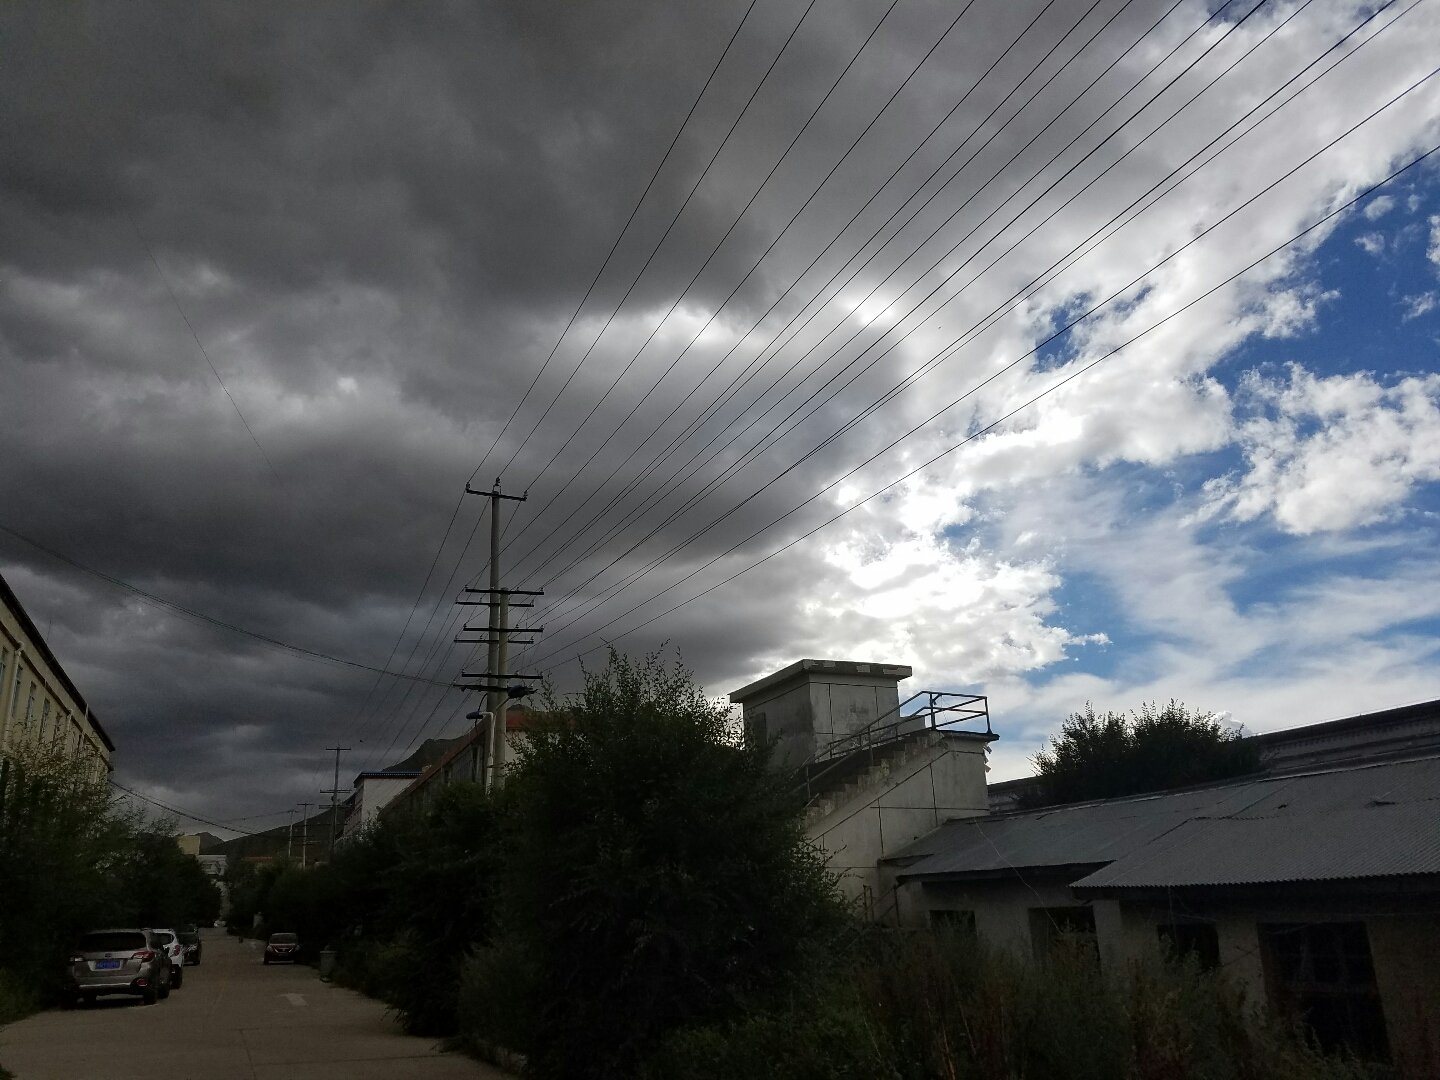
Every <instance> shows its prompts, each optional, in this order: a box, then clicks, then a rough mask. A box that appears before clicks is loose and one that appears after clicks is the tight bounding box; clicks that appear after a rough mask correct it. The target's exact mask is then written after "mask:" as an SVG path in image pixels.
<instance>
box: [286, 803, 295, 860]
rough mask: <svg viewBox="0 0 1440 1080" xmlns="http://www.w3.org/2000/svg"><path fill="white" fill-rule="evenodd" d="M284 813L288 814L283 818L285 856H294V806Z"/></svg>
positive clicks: (287, 857) (288, 858) (291, 857)
mask: <svg viewBox="0 0 1440 1080" xmlns="http://www.w3.org/2000/svg"><path fill="white" fill-rule="evenodd" d="M285 813H287V814H289V815H290V816H289V817H288V818H286V819H285V858H286V859H287V860H290V859H293V858H295V808H294V807H293V806H292V807H291V808H290V809H289V810H286V811H285Z"/></svg>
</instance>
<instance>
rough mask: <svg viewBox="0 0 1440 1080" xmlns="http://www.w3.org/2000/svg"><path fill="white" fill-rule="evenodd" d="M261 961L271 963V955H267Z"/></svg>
mask: <svg viewBox="0 0 1440 1080" xmlns="http://www.w3.org/2000/svg"><path fill="white" fill-rule="evenodd" d="M260 962H261V963H262V964H268V963H270V957H268V956H267V957H265V958H264V959H263V960H261V961H260Z"/></svg>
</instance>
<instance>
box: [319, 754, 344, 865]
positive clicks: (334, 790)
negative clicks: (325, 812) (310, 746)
mask: <svg viewBox="0 0 1440 1080" xmlns="http://www.w3.org/2000/svg"><path fill="white" fill-rule="evenodd" d="M325 749H326V750H333V751H335V781H334V783H332V784H331V785H330V789H329V790H328V791H323V792H321V794H322V795H329V796H330V861H331V862H334V861H335V825H336V820H335V816H336V813H337V809H336V805H335V799H336V797H337V796H338V795H339V794H340V755H341V754H344V753H346V752H347V751H349V749H350V747H348V746H327V747H326V748H325Z"/></svg>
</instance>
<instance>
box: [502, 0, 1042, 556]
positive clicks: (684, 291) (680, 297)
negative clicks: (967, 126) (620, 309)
mask: <svg viewBox="0 0 1440 1080" xmlns="http://www.w3.org/2000/svg"><path fill="white" fill-rule="evenodd" d="M974 2H975V0H969V2H967V3H966V4H965V6H964V7H962V8H961V9H960V13H959V14H958V15H956V16H955V18H954V19H953V20H952V21H951V23H950V25H949V27H947V28H946V30H945V32H944V33H943V34H942V35H941V36H940V38H939V40H937V41H936V42H935V44H934V45H932V46H931V47H930V50H929V52H927V53H926V54H925V55H924V56H923V57H922V58H921V59H920V62H919V63H918V64H916V65H915V67H914V68H913V69H912V70H911V72H910V74H909V75H907V76H906V77H905V80H904V82H902V83H901V84H900V86H899V87H897V88H896V90H895V92H894V93H893V94H891V95H890V98H889V100H888V101H886V102H885V104H884V105H883V106H882V107H881V109H880V112H878V113H876V114H875V117H874V119H872V120H871V121H870V123H869V124H867V125H866V127H865V129H864V130H863V131H862V132H861V133H860V135H859V136H857V137H856V139H855V141H854V142H853V143H851V144H850V147H849V149H848V150H846V151H845V153H844V154H843V155H842V156H841V158H840V160H839V161H837V162H836V163H835V165H834V166H833V167H832V168H831V170H830V172H829V173H827V174H826V176H825V178H824V179H823V180H821V182H820V187H823V186H824V184H825V182H826V181H827V180H829V179H830V177H831V176H833V175H834V173H835V170H836V169H838V168H839V167H840V165H841V164H843V163H844V161H845V160H846V159H847V158H849V156H850V154H851V153H852V152H853V151H854V149H855V147H856V146H858V145H859V143H860V140H861V139H863V138H864V137H865V134H866V133H867V132H869V130H870V128H871V127H873V126H874V124H875V121H876V120H878V119H879V118H880V116H881V115H882V114H883V113H884V112H885V110H886V109H888V108H889V107H890V104H891V103H892V102H893V101H894V100H895V98H896V97H897V96H898V95H899V93H900V91H901V90H903V89H904V88H905V87H906V86H907V85H908V84H909V82H910V80H911V79H913V78H914V77H915V74H916V73H917V72H918V71H919V70H920V68H921V67H922V66H924V64H925V61H926V60H928V59H930V56H931V54H932V53H934V51H935V50H936V49H938V48H939V47H940V43H941V41H944V39H945V38H946V37H947V36H949V34H950V31H951V30H953V29H954V28H955V26H956V25H957V24H958V23H959V22H960V20H961V18H963V17H964V15H965V13H966V12H967V11H969V10H970V8H971V6H972V5H973V4H974ZM898 3H899V0H891V2H890V6H889V7H887V8H886V9H885V13H884V14H883V15H882V16H881V17H880V21H879V22H877V23H876V24H875V26H874V28H873V29H872V30H871V31H870V33H869V35H868V36H867V37H866V38H865V40H864V41H862V42H861V43H860V48H859V49H857V50H856V51H855V53H854V54H853V55H852V56H851V57H850V60H849V62H848V63H847V64H846V65H845V66H844V67H843V68H842V69H841V71H840V74H838V75H837V76H835V79H834V81H833V82H831V84H830V88H829V89H828V90H826V91H825V94H824V96H823V97H822V98H821V99H820V102H819V104H817V105H816V106H815V108H814V109H813V110H811V113H810V116H809V117H808V118H807V119H806V121H805V123H804V124H803V125H801V127H800V129H799V130H798V131H796V133H795V134H794V136H793V137H792V138H791V139H790V142H789V143H788V144H787V145H786V147H785V149H784V150H783V151H782V152H781V154H780V156H779V157H778V158H776V159H775V162H774V164H773V165H771V166H770V171H769V172H767V173H766V174H765V176H764V178H763V179H762V180H761V181H760V184H759V186H758V187H756V189H755V191H754V193H753V194H752V195H751V196H750V198H749V200H748V201H747V202H746V203H745V205H744V206H742V207H741V208H740V213H739V214H737V215H736V216H735V220H734V221H732V222H731V223H730V226H729V228H727V229H726V230H725V233H724V235H722V236H721V237H720V239H719V241H717V242H716V244H715V246H714V247H713V248H712V249H711V251H710V254H709V255H708V256H707V257H706V259H705V261H704V262H703V263H702V264H701V265H700V268H699V269H698V270H696V271H695V273H694V275H693V276H692V277H691V278H690V280H689V282H687V283H686V284H685V286H684V287H683V288H681V289H680V291H679V292H678V293H677V294H676V296H675V299H674V301H673V302H672V303H671V304H670V307H669V308H668V309H666V311H665V314H663V315H662V316H660V318H659V320H658V321H657V322H656V323H655V326H654V328H653V329H651V331H650V334H649V336H648V337H646V339H645V340H644V341H643V342H641V343H640V346H639V347H638V348H637V349H636V350H635V352H634V354H633V355H632V356H631V357H630V359H629V361H628V362H627V363H626V364H625V366H624V367H623V368H622V369H621V370H620V373H619V374H618V375H617V376H616V377H615V379H614V381H612V382H611V384H610V386H609V388H608V389H607V390H606V391H605V393H604V394H602V395H601V396H600V397H599V399H598V400H596V402H595V403H594V404H593V405H591V407H590V411H589V412H588V413H586V414H585V417H584V419H582V420H581V421H580V423H579V424H578V425H577V426H576V427H575V430H574V431H572V432H571V433H570V435H569V437H568V438H566V439H565V441H564V442H563V443H561V444H560V447H559V448H558V449H557V450H556V451H555V452H554V453H553V454H551V455H550V459H549V460H548V461H546V462H545V464H544V465H542V466H541V467H540V471H539V472H538V473H536V474H535V477H534V478H533V479H532V480H531V481H530V486H531V487H535V486H536V485H538V484H539V483H540V481H541V479H543V478H544V476H545V474H546V473H547V472H549V470H550V466H552V465H554V464H555V462H556V460H557V459H558V458H559V457H560V455H561V454H563V453H564V452H565V451H566V450H567V449H568V448H569V446H570V444H571V443H572V442H574V441H575V439H576V437H577V436H579V434H580V432H581V431H583V430H584V428H585V425H586V424H588V423H589V422H590V420H591V418H593V417H594V415H595V414H596V413H597V412H598V411H599V410H600V407H601V406H602V405H603V404H605V402H606V401H607V400H608V399H609V397H610V395H611V394H612V393H614V391H615V388H616V387H617V386H619V385H620V382H621V380H622V379H624V378H625V376H626V375H627V374H629V372H630V370H631V368H633V367H634V366H635V364H636V363H637V362H638V361H639V359H640V356H641V355H642V354H643V353H644V352H645V350H646V348H648V347H649V345H650V343H651V342H653V341H654V340H655V338H656V336H657V335H658V334H659V333H660V330H661V329H662V328H663V327H664V326H665V323H666V322H668V321H669V319H670V316H671V315H673V314H674V313H675V311H676V309H678V308H679V306H680V304H681V303H682V302H683V301H684V299H685V297H686V296H688V295H689V294H690V290H691V289H693V288H694V287H695V283H696V282H698V281H699V280H700V277H701V275H702V274H704V273H705V271H706V270H707V269H708V268H709V266H710V264H711V263H712V262H714V260H715V257H716V256H717V255H719V254H720V251H721V250H722V249H723V248H724V246H725V242H726V241H727V240H729V239H730V236H731V234H732V233H733V232H734V231H735V229H736V228H737V227H738V226H739V224H740V223H741V222H742V221H744V220H745V215H746V214H748V213H749V212H750V208H751V207H753V206H754V205H755V202H756V200H757V199H759V197H760V194H761V192H763V191H764V190H765V188H766V187H767V186H768V185H769V183H770V181H771V179H773V178H774V176H775V174H776V173H777V172H778V171H779V169H780V166H781V165H783V164H784V163H785V161H786V159H787V158H789V156H790V152H791V151H792V150H794V149H795V147H796V146H797V145H798V144H799V142H800V140H801V139H802V138H803V137H804V135H805V133H806V132H807V131H809V130H810V126H811V124H813V123H814V122H815V120H816V119H817V118H818V117H819V116H820V113H821V112H822V111H823V110H824V108H825V103H826V102H828V101H829V100H830V97H831V95H832V94H834V93H835V90H836V89H837V88H838V87H839V86H840V84H841V83H842V82H843V81H844V79H845V76H846V75H848V74H849V73H850V69H851V68H853V67H854V66H855V63H856V61H858V60H859V59H860V57H861V55H863V54H864V52H865V50H866V49H867V48H868V47H869V46H870V43H871V42H872V41H873V40H874V39H875V35H876V34H878V33H879V32H880V28H881V27H882V26H884V25H885V22H886V21H887V20H888V19H889V18H890V14H891V12H893V11H894V10H895V7H896V5H897V4H898ZM1053 3H1055V0H1048V2H1047V3H1046V5H1045V7H1044V8H1042V9H1041V14H1044V12H1045V11H1047V10H1049V8H1050V6H1051V5H1052V4H1053ZM1036 18H1037V19H1038V18H1039V16H1038V15H1037V16H1036ZM820 187H817V188H816V189H815V191H814V192H812V193H811V195H810V198H809V199H806V200H805V203H804V205H802V206H801V207H800V209H799V210H796V211H795V213H794V214H792V215H791V217H790V220H789V222H787V223H786V225H785V227H784V228H783V229H782V230H781V231H780V233H779V235H777V236H776V238H775V239H774V240H772V241H771V243H770V246H769V247H767V248H766V249H765V250H764V251H763V252H762V253H761V255H760V258H759V259H758V260H756V262H755V265H754V266H753V267H752V268H751V269H750V271H749V272H747V273H746V274H745V276H744V278H742V279H741V281H740V283H739V284H738V285H736V286H735V288H734V289H733V290H732V291H731V293H730V296H728V297H726V299H725V300H724V301H723V302H722V303H721V305H720V307H721V308H723V307H724V306H725V304H727V303H729V301H730V299H732V298H733V297H734V295H735V293H736V292H738V291H739V290H740V287H741V285H744V284H745V282H746V281H748V280H750V276H751V274H753V273H754V272H755V270H756V269H758V268H759V266H760V263H761V262H763V261H764V259H765V256H766V255H768V254H769V253H770V251H771V250H772V249H773V248H774V247H775V245H776V243H778V242H779V240H780V237H782V236H784V235H785V234H786V233H787V232H789V231H790V226H791V225H793V224H794V223H795V221H796V220H797V219H798V218H799V216H800V215H801V214H802V213H804V211H805V208H806V207H808V206H809V205H810V202H811V200H813V199H814V197H815V194H817V193H818V192H819V190H820ZM717 310H718V309H717ZM711 321H713V316H712V319H711ZM705 325H706V326H709V325H710V323H709V322H707V323H706V324H705ZM701 332H702V333H703V330H702V331H701ZM698 339H699V335H698V334H697V335H696V340H698ZM597 340H598V339H597ZM684 355H685V354H684V352H682V353H681V354H680V357H683V356H684ZM680 357H677V358H676V359H675V361H674V362H673V363H672V364H671V365H670V367H669V368H667V369H666V370H665V372H664V373H663V374H662V375H661V376H660V378H659V379H656V380H655V382H654V384H653V385H652V386H651V387H650V389H649V390H647V391H646V392H645V394H644V395H643V396H642V397H641V398H640V400H639V401H638V402H637V403H636V405H635V408H634V409H632V410H631V412H630V416H634V415H635V411H636V410H638V409H639V408H640V406H641V405H642V404H644V403H645V401H646V400H647V399H648V398H649V396H650V394H651V393H653V392H654V390H655V388H656V387H658V386H659V385H660V383H661V382H662V381H663V380H664V378H665V376H666V375H668V374H669V373H670V372H671V371H673V370H674V368H675V365H676V364H678V363H679V362H680ZM630 416H627V417H626V418H625V419H626V420H629V418H630ZM624 424H625V421H621V422H620V424H617V425H616V426H615V427H614V428H613V429H612V430H611V432H610V434H609V435H607V436H606V438H605V440H604V441H603V442H602V443H601V444H600V445H599V447H597V448H596V449H595V450H594V451H593V453H594V454H598V453H600V451H602V450H604V449H605V447H606V446H608V445H609V444H610V440H611V439H613V438H614V437H615V435H616V434H618V433H619V431H620V430H621V428H622V427H623V426H624ZM581 472H583V469H581V470H577V472H576V473H575V474H573V475H572V476H571V478H570V479H569V480H566V481H565V483H564V484H562V485H561V486H560V487H559V489H557V490H556V492H555V493H554V494H553V495H552V496H551V497H550V500H549V501H548V502H546V504H545V505H544V506H543V507H541V508H540V510H539V511H537V513H536V514H535V518H536V519H538V518H539V517H540V516H541V515H543V514H544V513H545V511H546V510H548V509H549V508H550V506H551V505H552V504H553V503H554V502H555V500H556V499H557V498H559V497H560V495H561V494H562V493H563V492H565V491H566V490H567V489H568V488H569V486H570V484H571V483H573V482H574V481H575V480H576V479H578V478H579V476H580V473H581ZM522 534H523V530H522Z"/></svg>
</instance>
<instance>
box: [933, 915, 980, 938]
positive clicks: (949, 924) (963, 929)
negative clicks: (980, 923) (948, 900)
mask: <svg viewBox="0 0 1440 1080" xmlns="http://www.w3.org/2000/svg"><path fill="white" fill-rule="evenodd" d="M930 929H932V930H939V931H941V932H943V933H947V934H954V935H955V936H956V937H965V938H973V937H974V936H975V912H973V911H956V910H954V909H952V908H931V909H930Z"/></svg>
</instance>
